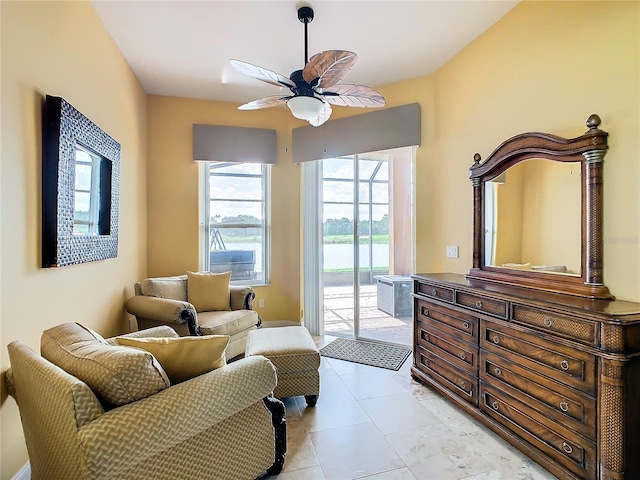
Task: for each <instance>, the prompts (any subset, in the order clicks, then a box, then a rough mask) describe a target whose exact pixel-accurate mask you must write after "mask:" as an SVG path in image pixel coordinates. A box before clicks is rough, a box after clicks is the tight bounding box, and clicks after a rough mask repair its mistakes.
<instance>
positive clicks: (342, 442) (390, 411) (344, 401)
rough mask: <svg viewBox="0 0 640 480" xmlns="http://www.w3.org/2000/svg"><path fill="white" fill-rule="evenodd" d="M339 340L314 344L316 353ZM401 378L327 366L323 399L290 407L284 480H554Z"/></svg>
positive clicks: (405, 369) (293, 401)
mask: <svg viewBox="0 0 640 480" xmlns="http://www.w3.org/2000/svg"><path fill="white" fill-rule="evenodd" d="M333 338H334V337H330V336H324V337H316V343H317V344H318V346H319V347H321V346H323V345H325V344H326V343H328V342H329V341H331V340H333ZM410 366H411V357H410V358H408V359H407V361H406V362H405V363H404V365H403V366H402V368H401V369H400V370H399V371H397V372H396V371H393V370H386V369H382V368H375V367H370V366H367V365H360V364H357V363H351V362H345V361H342V360H336V359H332V358H324V357H323V358H322V363H321V367H320V385H321V386H320V397H319V399H318V403H317V405H316V406H315V407H314V408H306V404H305V401H304V398H303V397H295V398H289V399H286V400H285V405H286V407H287V415H286V417H287V443H288V445H287V456H286V461H285V465H284V471H283V473H281V474H280V475H278V476H277V477H275V478H278V479H280V480H316V479H317V480H321V479H336V480H348V479H359V478H366V479H367V480H373V479H376V480H410V479H418V480H551V479H554V478H555V477H554V476H552V475H551V474H550V473H548V472H546V471H545V470H544V469H543V468H542V467H540V466H539V465H537V464H536V463H534V462H533V461H531V460H529V459H528V458H527V457H525V456H524V455H522V454H521V453H520V452H518V451H517V450H516V449H515V448H513V447H511V446H510V445H509V444H507V443H506V442H505V441H503V440H502V439H500V438H499V437H498V436H497V435H495V434H494V433H492V432H491V431H489V430H488V429H487V428H486V427H484V426H482V425H481V424H480V423H478V422H476V421H475V420H473V419H471V418H469V417H468V416H467V415H466V414H464V413H463V412H462V411H460V410H458V409H457V408H456V407H454V406H452V405H451V404H450V403H448V402H447V401H445V400H444V399H443V398H442V397H441V396H440V395H439V394H437V393H436V392H435V391H434V390H432V389H431V388H429V387H426V386H424V385H422V384H420V383H418V382H416V381H414V380H413V379H412V378H411V375H410V370H409V369H410Z"/></svg>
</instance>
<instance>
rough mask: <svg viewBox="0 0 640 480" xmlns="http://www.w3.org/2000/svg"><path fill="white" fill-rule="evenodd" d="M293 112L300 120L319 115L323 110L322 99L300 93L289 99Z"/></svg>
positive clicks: (308, 119)
mask: <svg viewBox="0 0 640 480" xmlns="http://www.w3.org/2000/svg"><path fill="white" fill-rule="evenodd" d="M287 107H289V110H291V114H292V115H293V116H294V117H296V118H299V119H300V120H306V121H310V120H313V119H315V118H317V117H318V115H320V112H321V111H322V100H320V99H319V98H316V97H310V96H306V95H298V96H295V97H293V98H290V99H289V100H288V101H287Z"/></svg>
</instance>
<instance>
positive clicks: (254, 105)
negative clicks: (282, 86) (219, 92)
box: [238, 95, 291, 110]
mask: <svg viewBox="0 0 640 480" xmlns="http://www.w3.org/2000/svg"><path fill="white" fill-rule="evenodd" d="M290 98H291V96H290V95H288V96H284V97H283V96H282V95H273V96H271V97H264V98H259V99H258V100H253V101H252V102H249V103H245V104H244V105H240V106H239V107H238V110H258V109H260V108H268V107H275V106H276V105H280V104H281V103H285V102H286V101H287V100H289V99H290Z"/></svg>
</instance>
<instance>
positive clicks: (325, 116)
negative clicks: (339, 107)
mask: <svg viewBox="0 0 640 480" xmlns="http://www.w3.org/2000/svg"><path fill="white" fill-rule="evenodd" d="M331 111H332V110H331V105H329V104H328V103H326V102H322V110H320V113H319V114H318V116H317V117H316V118H314V119H313V120H309V123H310V124H311V125H312V126H314V127H319V126H320V125H322V124H323V123H324V122H326V121H327V120H329V117H330V116H331Z"/></svg>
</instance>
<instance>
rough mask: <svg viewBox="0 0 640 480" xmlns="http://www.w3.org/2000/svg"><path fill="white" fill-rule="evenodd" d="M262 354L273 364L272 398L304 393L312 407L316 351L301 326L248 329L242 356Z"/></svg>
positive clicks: (315, 396) (315, 390)
mask: <svg viewBox="0 0 640 480" xmlns="http://www.w3.org/2000/svg"><path fill="white" fill-rule="evenodd" d="M251 355H263V356H265V357H267V358H268V359H269V360H271V363H273V365H274V366H275V367H276V372H277V376H278V385H276V388H275V390H274V391H273V395H274V396H275V397H276V398H285V397H295V396H298V395H304V397H305V400H306V401H307V405H308V406H309V407H313V406H314V405H315V404H316V402H317V400H318V395H319V394H320V373H319V372H318V368H319V367H320V352H319V351H318V348H317V347H316V345H315V343H314V342H313V338H311V334H309V331H308V330H307V329H306V328H305V327H302V326H300V327H274V328H260V329H258V330H251V331H250V332H249V335H248V337H247V347H246V350H245V356H247V357H249V356H251Z"/></svg>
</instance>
